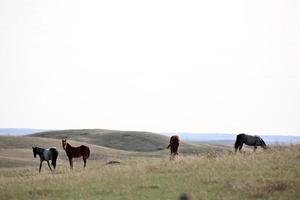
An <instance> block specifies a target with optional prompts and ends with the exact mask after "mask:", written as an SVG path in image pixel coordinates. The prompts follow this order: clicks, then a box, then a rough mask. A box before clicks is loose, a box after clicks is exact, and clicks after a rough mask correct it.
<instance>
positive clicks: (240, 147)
mask: <svg viewBox="0 0 300 200" xmlns="http://www.w3.org/2000/svg"><path fill="white" fill-rule="evenodd" d="M242 147H243V143H242V144H241V145H240V146H239V152H241V149H242Z"/></svg>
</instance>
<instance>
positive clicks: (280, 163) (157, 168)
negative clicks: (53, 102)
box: [0, 146, 300, 200]
mask: <svg viewBox="0 0 300 200" xmlns="http://www.w3.org/2000/svg"><path fill="white" fill-rule="evenodd" d="M299 166H300V146H290V147H287V148H272V149H269V150H266V151H257V152H256V153H253V152H247V151H245V152H244V153H237V154H232V153H222V154H216V153H208V154H204V155H203V156H185V157H180V158H179V159H177V160H176V161H168V159H166V158H132V159H128V160H124V161H122V163H121V164H120V165H105V163H104V162H103V161H90V162H89V163H88V166H87V169H86V170H83V169H82V168H81V167H78V166H77V167H75V169H74V171H73V172H70V171H69V169H68V168H67V167H66V166H58V168H57V171H56V174H54V175H52V174H51V173H50V172H49V170H48V169H47V168H46V167H44V168H43V171H42V173H41V174H39V173H38V171H37V167H26V168H10V169H0V177H1V179H0V196H1V198H2V199H110V200H118V199H139V200H147V199H166V200H174V199H178V198H179V196H181V195H182V194H187V195H188V196H189V197H190V200H196V199H233V200H234V199H299V198H300V176H299V174H300V169H299Z"/></svg>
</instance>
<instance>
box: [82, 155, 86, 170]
mask: <svg viewBox="0 0 300 200" xmlns="http://www.w3.org/2000/svg"><path fill="white" fill-rule="evenodd" d="M82 159H83V163H84V164H83V167H84V168H85V167H86V158H85V157H82Z"/></svg>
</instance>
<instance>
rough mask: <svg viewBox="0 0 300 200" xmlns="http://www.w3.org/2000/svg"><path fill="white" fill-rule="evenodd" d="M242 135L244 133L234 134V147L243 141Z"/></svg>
mask: <svg viewBox="0 0 300 200" xmlns="http://www.w3.org/2000/svg"><path fill="white" fill-rule="evenodd" d="M243 136H244V134H239V135H237V136H236V140H235V144H234V148H235V149H237V148H239V146H240V145H241V143H242V141H243Z"/></svg>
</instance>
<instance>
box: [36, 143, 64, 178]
mask: <svg viewBox="0 0 300 200" xmlns="http://www.w3.org/2000/svg"><path fill="white" fill-rule="evenodd" d="M32 151H33V156H34V157H35V158H36V154H38V155H39V157H40V168H39V173H41V169H42V163H43V161H44V160H45V161H47V163H48V167H49V168H50V170H51V171H52V168H51V166H50V164H49V160H51V165H52V166H53V172H55V167H56V160H57V157H58V151H57V150H56V148H55V147H51V148H49V149H43V148H39V147H32Z"/></svg>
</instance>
